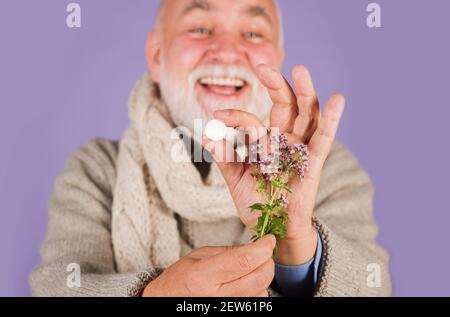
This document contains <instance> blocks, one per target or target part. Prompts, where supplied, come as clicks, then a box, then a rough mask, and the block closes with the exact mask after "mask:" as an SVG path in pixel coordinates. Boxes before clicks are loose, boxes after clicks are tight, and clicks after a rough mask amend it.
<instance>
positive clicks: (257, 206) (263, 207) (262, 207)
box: [248, 203, 265, 210]
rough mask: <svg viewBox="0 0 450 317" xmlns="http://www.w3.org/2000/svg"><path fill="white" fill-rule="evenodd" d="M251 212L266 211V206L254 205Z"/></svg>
mask: <svg viewBox="0 0 450 317" xmlns="http://www.w3.org/2000/svg"><path fill="white" fill-rule="evenodd" d="M248 208H250V209H251V210H265V205H264V204H259V203H258V204H253V205H251V206H250V207H248Z"/></svg>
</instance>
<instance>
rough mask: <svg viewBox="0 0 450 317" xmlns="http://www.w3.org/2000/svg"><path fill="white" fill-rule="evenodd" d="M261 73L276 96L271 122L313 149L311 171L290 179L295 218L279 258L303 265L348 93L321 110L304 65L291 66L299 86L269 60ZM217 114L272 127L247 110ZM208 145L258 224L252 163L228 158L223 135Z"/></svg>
mask: <svg viewBox="0 0 450 317" xmlns="http://www.w3.org/2000/svg"><path fill="white" fill-rule="evenodd" d="M257 74H258V77H259V79H260V81H261V82H262V84H263V85H264V86H265V87H266V88H267V89H268V92H269V94H270V97H271V99H272V101H273V107H272V111H271V114H270V127H271V128H279V132H281V133H284V134H286V135H287V137H288V140H289V143H290V144H295V143H303V144H307V145H308V148H309V152H310V157H309V171H308V172H307V174H306V177H305V179H304V181H303V182H300V179H299V178H294V179H293V180H292V181H291V183H290V184H289V187H290V189H291V190H292V194H289V195H288V197H287V198H288V201H289V205H288V208H287V211H288V214H289V219H290V221H289V222H288V225H287V236H286V237H285V238H284V239H282V240H280V241H278V252H277V258H276V261H277V262H278V263H280V264H285V265H300V264H304V263H306V262H308V261H309V260H310V259H311V258H312V257H313V256H314V253H315V250H316V246H317V233H316V231H315V229H314V227H313V225H312V213H313V210H314V206H315V202H316V196H317V191H318V189H319V182H320V175H321V172H322V168H323V165H324V163H325V159H326V158H327V156H328V154H329V152H330V149H331V146H332V144H333V141H334V138H335V135H336V131H337V128H338V125H339V121H340V118H341V116H342V113H343V110H344V104H345V99H344V97H343V96H342V95H340V94H336V95H333V96H332V97H331V98H330V99H329V100H328V102H327V104H326V106H325V109H324V111H323V113H320V107H319V102H318V98H317V95H316V92H315V89H314V85H313V83H312V79H311V76H310V74H309V72H308V70H307V69H306V68H305V67H304V66H296V67H294V69H293V71H292V81H293V85H294V89H292V88H291V87H290V85H289V84H288V82H287V81H286V80H285V79H284V77H283V76H282V75H281V74H280V73H279V72H277V71H275V70H273V69H271V68H270V67H268V66H267V65H259V66H258V67H257ZM214 116H215V117H216V118H217V119H219V120H221V121H223V122H224V123H225V124H226V125H227V126H229V127H235V128H241V129H246V130H249V129H255V128H256V129H258V128H259V130H258V131H261V130H262V131H267V129H260V128H264V126H263V124H262V123H261V122H260V121H259V119H258V118H257V117H256V116H255V115H254V114H251V113H248V112H244V111H239V110H220V111H216V112H215V113H214ZM264 134H267V132H264ZM257 138H259V139H261V138H267V135H257ZM203 145H204V146H205V148H206V149H207V150H209V151H210V152H211V153H212V155H213V157H214V159H215V160H216V162H217V164H218V166H219V168H220V170H221V172H222V174H223V176H224V179H225V181H226V182H227V185H228V187H229V190H230V193H231V196H232V198H233V201H234V203H235V205H236V208H237V210H238V212H239V215H240V218H241V220H242V221H243V223H244V224H245V225H246V226H247V227H248V228H253V227H254V225H255V224H256V222H257V219H258V217H259V216H260V214H258V213H254V212H253V213H252V212H251V210H250V208H249V206H251V205H253V204H254V203H257V202H260V200H261V196H260V194H259V193H257V192H256V188H257V184H256V181H255V179H254V178H253V176H252V173H253V172H254V171H253V168H252V166H251V165H249V164H243V163H239V162H232V163H228V162H226V161H225V160H224V159H223V153H226V150H225V149H224V147H225V146H226V143H225V142H224V141H223V142H221V141H219V142H211V141H209V140H206V139H205V140H204V141H203Z"/></svg>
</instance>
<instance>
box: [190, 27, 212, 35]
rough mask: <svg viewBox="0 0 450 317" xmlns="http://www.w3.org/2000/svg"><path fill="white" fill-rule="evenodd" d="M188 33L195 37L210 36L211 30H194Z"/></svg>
mask: <svg viewBox="0 0 450 317" xmlns="http://www.w3.org/2000/svg"><path fill="white" fill-rule="evenodd" d="M189 33H191V34H193V35H197V36H208V35H210V34H211V30H210V29H207V28H196V29H192V30H190V31H189Z"/></svg>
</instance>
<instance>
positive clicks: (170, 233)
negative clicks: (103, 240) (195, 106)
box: [112, 74, 249, 273]
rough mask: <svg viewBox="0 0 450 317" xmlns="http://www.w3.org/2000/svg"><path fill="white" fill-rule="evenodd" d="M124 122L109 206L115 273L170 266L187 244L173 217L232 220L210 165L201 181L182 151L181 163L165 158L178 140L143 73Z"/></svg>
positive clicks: (224, 193) (232, 210) (218, 177)
mask: <svg viewBox="0 0 450 317" xmlns="http://www.w3.org/2000/svg"><path fill="white" fill-rule="evenodd" d="M129 117H130V121H131V123H130V126H129V128H128V130H126V132H125V133H124V135H123V137H122V139H121V141H120V144H119V155H118V160H117V168H116V171H117V181H116V185H115V188H114V193H113V194H114V198H113V206H112V243H113V248H114V253H115V260H116V264H117V269H118V271H119V272H121V273H123V272H137V271H139V270H142V269H148V268H153V267H162V268H165V267H167V266H169V265H171V264H172V263H174V262H176V261H177V260H178V259H179V258H180V256H181V255H182V253H183V252H182V248H183V245H186V244H187V243H186V241H183V239H182V238H181V236H180V233H179V228H178V226H179V223H178V222H177V217H181V218H182V219H184V220H188V221H194V222H200V223H201V222H211V221H221V220H225V219H230V218H238V215H237V212H236V209H235V207H234V204H233V202H232V199H231V196H230V194H229V191H228V189H227V187H226V184H225V181H224V180H223V177H222V175H221V174H220V171H219V169H218V167H217V165H216V164H214V163H213V164H212V166H211V170H210V172H209V175H208V177H207V179H206V181H204V180H203V179H202V178H201V175H200V173H199V172H198V170H197V169H196V168H195V166H194V164H192V162H190V160H189V158H190V153H188V152H187V151H186V149H185V150H184V153H183V152H182V155H186V159H185V160H183V161H185V163H179V162H176V161H174V160H173V159H172V158H171V151H172V150H173V149H174V147H175V146H177V145H179V144H180V140H179V139H178V140H176V139H174V138H173V134H171V133H173V129H174V125H173V124H172V123H171V120H170V116H169V112H168V110H167V106H166V105H165V104H164V103H163V102H162V101H161V99H160V98H159V91H158V88H157V86H156V85H155V84H154V83H152V81H151V79H150V75H149V74H145V75H144V76H143V77H142V78H141V79H140V80H139V81H138V82H137V84H136V86H135V87H134V89H133V91H132V93H131V96H130V99H129ZM171 136H172V137H171ZM179 148H180V147H178V149H179ZM243 231H246V230H245V229H243ZM248 236H249V235H246V234H243V236H242V238H241V239H242V240H241V241H243V240H245V239H247V238H248Z"/></svg>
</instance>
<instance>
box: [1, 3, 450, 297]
mask: <svg viewBox="0 0 450 317" xmlns="http://www.w3.org/2000/svg"><path fill="white" fill-rule="evenodd" d="M69 2H70V1H61V0H46V1H31V0H28V1H23V0H3V1H2V2H1V5H0V43H1V44H0V54H1V55H0V56H1V58H0V87H1V88H0V89H1V90H0V118H1V119H0V120H1V121H0V138H1V145H2V147H1V156H0V180H1V181H0V204H1V207H0V208H1V209H0V215H1V216H0V254H1V255H0V256H1V260H0V295H7V296H8V295H28V294H29V287H28V283H27V278H28V274H29V272H30V271H31V270H32V268H33V267H34V266H35V265H37V263H38V262H39V255H38V250H39V246H40V243H41V241H42V239H43V238H44V234H45V231H46V221H47V219H46V217H47V216H46V214H47V210H46V205H47V200H48V197H49V195H50V193H51V191H52V186H53V178H54V176H55V175H56V174H57V173H58V172H59V171H60V170H61V169H62V167H63V164H64V161H65V160H66V158H67V157H68V155H69V154H70V153H71V152H72V151H74V150H75V149H76V148H78V147H79V146H81V145H82V144H84V143H85V142H86V141H88V140H89V139H90V138H92V137H94V136H101V137H108V138H115V139H117V138H119V137H120V136H121V134H122V132H123V130H124V129H125V128H126V126H127V123H128V118H127V107H126V102H127V98H128V94H129V91H130V89H131V88H132V86H133V84H134V82H135V80H136V79H137V78H138V77H139V76H140V75H141V73H142V72H143V71H144V70H145V69H146V65H145V61H144V54H143V45H144V40H145V37H146V34H147V31H148V30H149V29H150V27H151V25H152V21H153V16H154V13H155V8H156V6H157V1H151V0H133V1H125V0H121V1H110V0H96V1H87V0H79V1H78V3H80V4H81V7H82V28H81V29H68V28H67V27H66V25H65V19H66V12H65V8H66V5H67V4H68V3H69ZM369 2H371V1H363V0H346V1H331V0H326V1H325V0H323V1H318V0H309V1H294V0H284V1H281V6H282V8H283V9H284V10H283V11H284V25H285V29H286V48H287V61H286V64H285V72H286V73H287V74H289V70H290V68H291V67H292V66H293V65H294V64H295V63H303V64H306V65H307V66H308V67H309V68H310V70H311V72H312V74H313V77H314V79H315V83H316V86H317V89H318V91H319V95H320V99H321V101H322V103H323V102H324V101H325V100H326V97H327V96H329V95H330V94H331V93H332V92H334V91H336V90H339V91H342V92H343V93H344V94H345V95H346V96H347V99H348V104H347V112H346V114H345V119H344V121H343V124H342V127H341V130H340V138H341V139H342V140H343V141H344V142H345V143H346V144H347V145H348V146H349V147H350V148H351V149H352V150H353V152H354V153H355V154H356V155H357V157H358V158H359V159H360V162H361V163H362V165H363V166H364V167H365V168H366V169H367V170H368V171H369V173H370V175H371V176H372V178H373V181H374V183H375V185H376V202H375V210H376V218H377V221H378V223H379V225H380V228H381V232H380V237H379V241H380V242H381V243H382V244H383V245H384V246H386V247H387V249H388V250H389V251H390V253H391V273H392V278H393V283H394V294H395V295H397V296H406V295H450V285H449V281H450V274H449V272H448V267H450V254H449V253H448V242H449V236H450V234H449V232H450V230H449V227H448V225H449V221H450V214H449V208H448V188H449V185H448V180H449V179H450V175H449V174H450V173H449V169H448V167H447V164H448V162H449V161H450V155H449V153H450V152H449V150H448V141H447V142H444V141H443V139H444V137H445V136H446V135H449V129H448V128H447V126H448V116H449V115H450V111H449V108H448V107H449V103H448V92H449V79H448V74H449V70H450V69H449V64H450V63H449V61H448V57H449V56H450V51H449V47H450V46H449V41H448V33H449V26H448V23H449V22H448V12H449V11H450V2H449V1H447V0H433V1H425V0H422V1H407V0H397V1H387V0H385V1H381V0H379V1H377V2H378V3H379V4H380V5H381V6H382V19H383V20H382V23H383V28H381V29H369V28H368V27H367V26H366V22H365V21H366V17H367V13H366V10H365V9H366V5H367V4H368V3H369ZM445 206H447V207H445Z"/></svg>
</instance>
